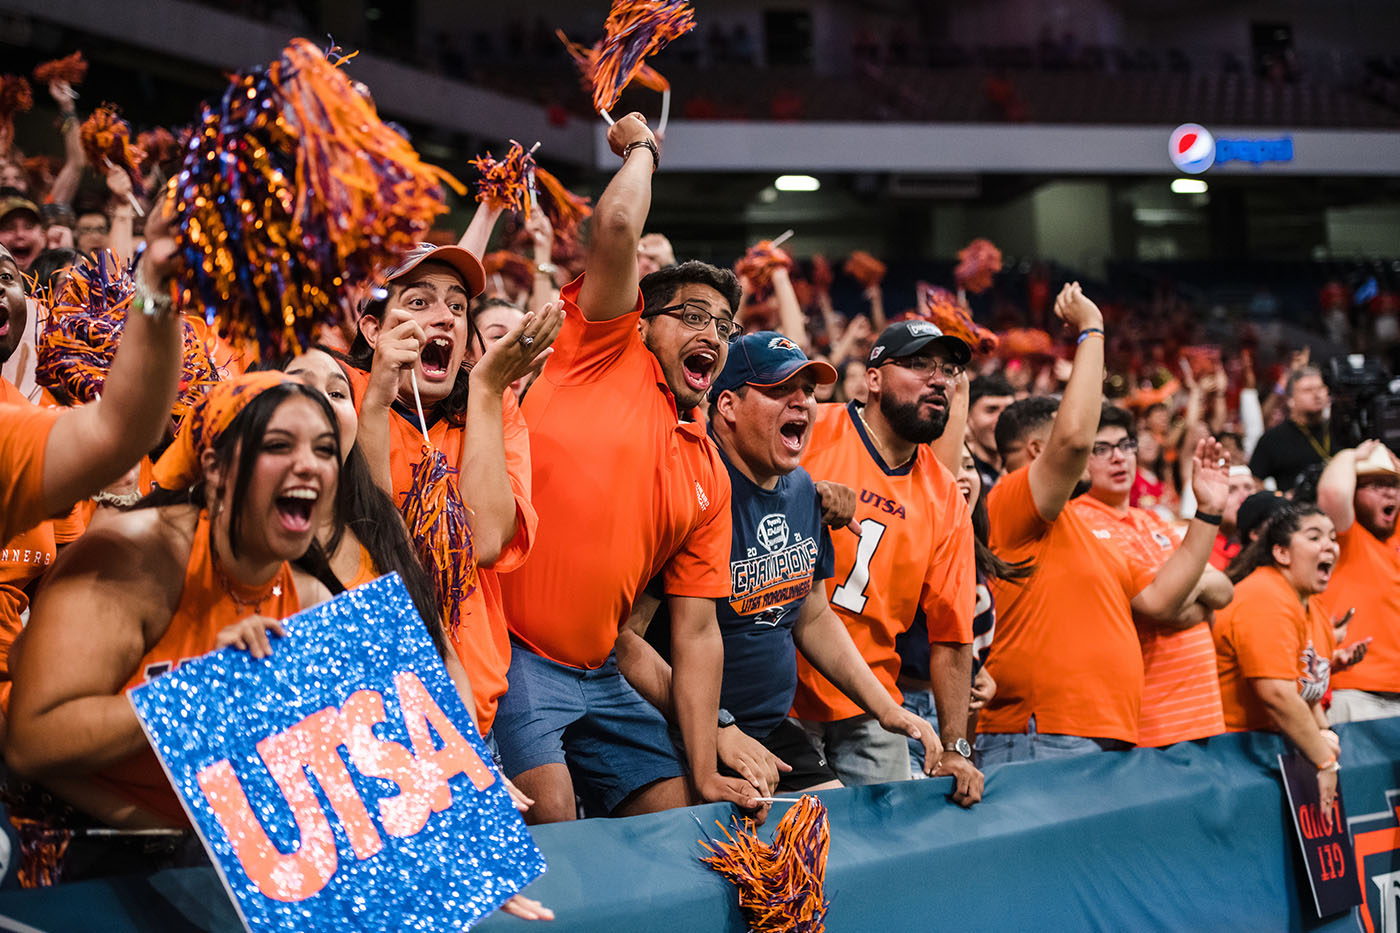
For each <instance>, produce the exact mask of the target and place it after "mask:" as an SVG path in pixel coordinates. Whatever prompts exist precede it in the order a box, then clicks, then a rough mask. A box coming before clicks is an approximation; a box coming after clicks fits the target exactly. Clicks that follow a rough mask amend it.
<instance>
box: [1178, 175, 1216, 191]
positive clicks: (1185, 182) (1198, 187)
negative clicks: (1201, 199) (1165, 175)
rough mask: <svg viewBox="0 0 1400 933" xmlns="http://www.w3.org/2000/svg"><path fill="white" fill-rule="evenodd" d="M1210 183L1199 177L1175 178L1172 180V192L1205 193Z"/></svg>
mask: <svg viewBox="0 0 1400 933" xmlns="http://www.w3.org/2000/svg"><path fill="white" fill-rule="evenodd" d="M1209 190H1210V185H1208V184H1206V183H1205V182H1204V181H1202V180H1201V179H1199V178H1175V179H1173V180H1172V194H1205V193H1206V192H1207V191H1209Z"/></svg>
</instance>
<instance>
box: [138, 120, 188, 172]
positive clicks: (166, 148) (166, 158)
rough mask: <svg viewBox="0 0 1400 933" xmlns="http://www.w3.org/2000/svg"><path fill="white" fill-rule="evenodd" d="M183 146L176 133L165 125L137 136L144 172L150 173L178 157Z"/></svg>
mask: <svg viewBox="0 0 1400 933" xmlns="http://www.w3.org/2000/svg"><path fill="white" fill-rule="evenodd" d="M181 148H182V147H181V145H180V141H179V140H178V139H176V138H175V134H174V133H172V132H170V131H169V130H167V129H166V128H165V127H163V126H158V127H156V128H155V129H153V130H147V131H146V132H144V133H142V134H140V135H139V136H137V137H136V149H137V151H138V152H140V153H141V166H140V168H141V172H142V174H149V173H150V171H151V170H152V169H154V168H156V166H158V165H161V164H163V163H166V162H172V161H174V160H175V159H178V158H179V157H180V155H181Z"/></svg>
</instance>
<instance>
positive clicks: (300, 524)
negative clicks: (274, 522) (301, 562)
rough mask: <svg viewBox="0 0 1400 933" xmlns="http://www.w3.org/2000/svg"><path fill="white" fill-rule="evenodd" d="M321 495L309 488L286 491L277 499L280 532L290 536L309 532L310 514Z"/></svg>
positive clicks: (303, 487) (301, 487) (302, 487)
mask: <svg viewBox="0 0 1400 933" xmlns="http://www.w3.org/2000/svg"><path fill="white" fill-rule="evenodd" d="M320 498H321V494H320V493H319V492H317V491H316V490H315V489H312V488H311V487H309V486H298V487H296V488H294V489H288V490H287V491H285V492H283V493H282V494H281V495H280V496H278V497H277V500H276V503H275V504H276V506H277V517H278V518H280V519H281V520H282V530H283V531H285V532H287V533H288V534H292V535H301V534H305V533H306V532H308V531H311V530H312V528H311V513H312V512H313V511H314V510H315V508H316V503H317V501H319V500H320Z"/></svg>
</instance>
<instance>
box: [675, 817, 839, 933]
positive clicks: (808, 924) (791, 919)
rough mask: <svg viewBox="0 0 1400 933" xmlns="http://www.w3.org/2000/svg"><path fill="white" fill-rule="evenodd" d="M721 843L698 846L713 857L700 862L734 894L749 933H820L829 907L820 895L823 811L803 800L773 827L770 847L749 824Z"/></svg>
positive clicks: (827, 836)
mask: <svg viewBox="0 0 1400 933" xmlns="http://www.w3.org/2000/svg"><path fill="white" fill-rule="evenodd" d="M716 825H718V826H719V828H720V831H721V832H723V833H724V836H725V838H724V839H710V840H701V842H700V845H702V846H704V847H705V849H707V850H708V851H710V852H712V853H713V854H712V855H709V856H705V857H702V858H701V859H700V861H702V862H704V863H705V864H706V865H708V866H710V867H711V868H713V869H714V870H715V871H717V872H719V873H720V874H721V875H723V876H724V877H725V878H726V879H727V880H728V881H729V882H730V883H731V884H733V885H734V886H735V887H736V888H738V889H739V909H740V910H741V911H743V914H744V920H745V922H746V923H747V924H748V928H749V930H751V931H753V933H822V931H824V930H825V929H826V912H827V910H828V908H829V907H830V902H829V901H827V899H826V894H825V891H824V887H825V879H826V856H827V852H828V850H829V848H830V845H831V828H830V826H829V825H828V822H827V816H826V807H825V806H823V805H822V802H821V801H820V800H818V799H817V798H816V797H813V796H812V795H810V794H808V795H805V796H803V797H802V799H801V800H799V801H798V802H797V803H796V804H794V805H793V806H792V807H789V808H788V811H787V813H785V814H783V818H782V819H781V820H780V821H778V828H777V829H776V830H775V831H774V833H773V842H772V844H771V845H770V844H768V843H766V842H763V841H762V840H760V839H759V838H758V836H757V835H756V834H755V831H754V825H753V821H752V820H744V822H743V825H742V826H741V827H739V828H736V829H735V830H734V831H733V832H731V831H730V830H729V829H728V828H726V827H725V826H723V825H722V824H719V823H716Z"/></svg>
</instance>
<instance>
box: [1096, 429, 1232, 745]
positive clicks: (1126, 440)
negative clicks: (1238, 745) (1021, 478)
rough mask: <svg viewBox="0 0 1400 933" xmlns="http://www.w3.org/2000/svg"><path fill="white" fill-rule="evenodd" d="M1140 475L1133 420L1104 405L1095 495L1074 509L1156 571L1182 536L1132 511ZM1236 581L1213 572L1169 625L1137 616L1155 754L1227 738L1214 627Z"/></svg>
mask: <svg viewBox="0 0 1400 933" xmlns="http://www.w3.org/2000/svg"><path fill="white" fill-rule="evenodd" d="M1136 471H1137V433H1136V427H1135V425H1134V424H1133V416H1132V415H1131V414H1130V413H1129V412H1127V411H1126V410H1124V409H1122V408H1118V407H1116V406H1113V405H1104V406H1103V413H1102V414H1101V415H1100V416H1099V433H1098V434H1097V435H1096V436H1095V438H1094V446H1093V447H1091V448H1090V449H1089V492H1088V494H1087V495H1083V496H1080V497H1079V498H1077V499H1075V500H1074V501H1073V502H1072V503H1070V508H1071V509H1073V510H1075V511H1076V512H1077V513H1078V514H1079V515H1080V516H1081V517H1082V518H1083V519H1084V521H1085V522H1086V523H1087V524H1088V525H1089V527H1090V529H1092V530H1093V532H1094V534H1095V535H1096V536H1098V535H1106V536H1107V537H1104V538H1102V540H1104V541H1105V542H1107V543H1109V544H1111V545H1112V546H1113V547H1115V548H1118V549H1120V550H1121V551H1123V552H1124V553H1125V554H1131V555H1133V556H1134V557H1136V558H1137V559H1138V560H1140V561H1142V563H1144V564H1146V565H1147V566H1149V567H1151V568H1152V569H1153V570H1154V571H1155V570H1157V569H1158V568H1160V567H1161V566H1162V565H1163V564H1165V563H1166V562H1167V560H1168V559H1169V558H1170V557H1171V556H1172V554H1173V553H1175V552H1176V549H1177V546H1178V545H1179V544H1180V543H1181V537H1180V535H1179V533H1178V532H1177V530H1176V529H1175V528H1173V527H1172V526H1171V525H1169V524H1167V523H1166V522H1165V521H1164V520H1163V519H1162V518H1161V516H1159V515H1158V514H1157V513H1156V512H1154V511H1152V510H1151V509H1141V508H1136V507H1134V506H1131V505H1129V504H1128V493H1129V491H1130V490H1131V489H1132V485H1133V474H1134V473H1136ZM1233 593H1234V587H1233V586H1232V585H1231V584H1230V579H1229V578H1228V577H1226V576H1225V575H1224V574H1223V573H1221V572H1220V571H1219V570H1216V569H1215V568H1214V567H1211V566H1210V565H1209V564H1207V565H1206V566H1205V567H1204V569H1202V570H1201V572H1200V579H1199V580H1198V581H1197V583H1196V587H1195V589H1194V590H1193V591H1192V593H1191V595H1190V596H1189V597H1188V598H1187V599H1186V602H1185V605H1184V606H1183V607H1182V608H1181V609H1180V610H1178V611H1177V612H1176V613H1175V614H1174V615H1172V616H1171V617H1169V618H1167V619H1166V620H1163V621H1158V620H1157V619H1153V618H1149V617H1147V616H1145V615H1143V614H1141V613H1134V614H1133V622H1134V624H1136V626H1137V634H1138V642H1139V644H1140V645H1141V646H1142V704H1141V706H1140V712H1139V713H1138V741H1137V744H1139V745H1143V746H1148V747H1152V748H1160V747H1163V746H1167V745H1172V744H1174V743H1176V742H1185V741H1189V740H1192V739H1204V738H1208V737H1210V736H1212V735H1219V734H1220V733H1222V732H1224V731H1225V713H1224V711H1223V709H1222V708H1221V705H1220V679H1219V677H1218V676H1217V674H1216V668H1215V642H1214V640H1213V639H1212V637H1211V633H1210V620H1211V617H1212V613H1213V612H1214V610H1216V609H1223V608H1225V606H1226V605H1227V604H1228V603H1229V602H1230V598H1231V596H1232V595H1233Z"/></svg>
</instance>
